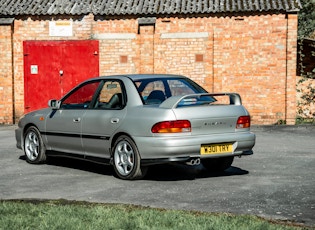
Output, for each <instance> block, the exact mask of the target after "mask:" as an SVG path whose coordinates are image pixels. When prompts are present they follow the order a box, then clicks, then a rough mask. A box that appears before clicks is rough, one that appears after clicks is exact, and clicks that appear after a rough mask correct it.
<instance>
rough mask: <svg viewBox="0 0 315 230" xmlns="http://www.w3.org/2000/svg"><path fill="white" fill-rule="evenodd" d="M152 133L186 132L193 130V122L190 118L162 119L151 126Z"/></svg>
mask: <svg viewBox="0 0 315 230" xmlns="http://www.w3.org/2000/svg"><path fill="white" fill-rule="evenodd" d="M151 131H152V133H184V132H191V124H190V121H188V120H177V121H162V122H158V123H156V124H155V125H153V127H152V128H151Z"/></svg>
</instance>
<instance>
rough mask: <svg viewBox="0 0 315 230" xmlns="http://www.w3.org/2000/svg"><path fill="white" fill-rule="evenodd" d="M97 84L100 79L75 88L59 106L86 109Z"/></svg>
mask: <svg viewBox="0 0 315 230" xmlns="http://www.w3.org/2000/svg"><path fill="white" fill-rule="evenodd" d="M99 84H100V81H97V82H90V83H88V84H85V85H83V86H81V87H80V88H78V89H76V90H75V91H74V92H72V93H71V94H70V95H69V96H67V98H66V99H65V100H64V101H63V102H62V104H61V108H63V109H87V108H88V107H89V105H90V103H91V102H92V99H93V96H94V94H95V91H96V90H97V88H98V86H99Z"/></svg>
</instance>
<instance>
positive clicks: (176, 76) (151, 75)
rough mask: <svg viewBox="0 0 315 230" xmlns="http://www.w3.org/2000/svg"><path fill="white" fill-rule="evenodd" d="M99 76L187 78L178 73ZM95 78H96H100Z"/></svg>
mask: <svg viewBox="0 0 315 230" xmlns="http://www.w3.org/2000/svg"><path fill="white" fill-rule="evenodd" d="M99 78H104V79H106V78H130V79H131V80H132V81H138V80H142V79H153V78H187V77H185V76H182V75H176V74H121V75H109V76H100V77H99ZM99 78H95V79H99Z"/></svg>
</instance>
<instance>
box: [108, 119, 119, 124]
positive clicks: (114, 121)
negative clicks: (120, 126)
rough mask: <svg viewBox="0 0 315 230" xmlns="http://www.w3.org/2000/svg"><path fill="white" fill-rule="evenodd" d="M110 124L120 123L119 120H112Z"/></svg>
mask: <svg viewBox="0 0 315 230" xmlns="http://www.w3.org/2000/svg"><path fill="white" fill-rule="evenodd" d="M110 122H111V123H112V124H116V123H118V122H119V118H112V119H111V120H110Z"/></svg>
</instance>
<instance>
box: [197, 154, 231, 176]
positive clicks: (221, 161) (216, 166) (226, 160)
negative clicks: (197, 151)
mask: <svg viewBox="0 0 315 230" xmlns="http://www.w3.org/2000/svg"><path fill="white" fill-rule="evenodd" d="M233 160H234V157H233V156H230V157H221V158H209V159H203V160H202V161H201V162H202V164H203V166H204V167H205V168H206V169H207V170H209V171H211V172H221V171H224V170H226V169H228V168H229V167H231V165H232V163H233Z"/></svg>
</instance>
